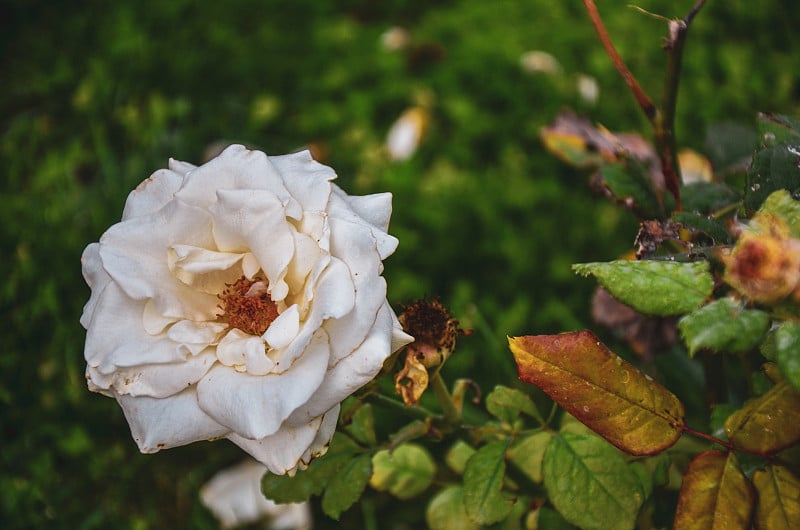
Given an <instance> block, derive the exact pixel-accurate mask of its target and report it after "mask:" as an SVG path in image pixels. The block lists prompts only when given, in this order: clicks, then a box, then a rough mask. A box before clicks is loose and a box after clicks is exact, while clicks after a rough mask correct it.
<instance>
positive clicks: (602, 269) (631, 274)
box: [572, 260, 714, 315]
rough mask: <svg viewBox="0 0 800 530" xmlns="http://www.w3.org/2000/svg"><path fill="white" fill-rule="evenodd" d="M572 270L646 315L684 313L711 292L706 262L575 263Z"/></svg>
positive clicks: (703, 300) (701, 301)
mask: <svg viewBox="0 0 800 530" xmlns="http://www.w3.org/2000/svg"><path fill="white" fill-rule="evenodd" d="M572 270H574V271H575V272H577V273H578V274H581V275H583V276H587V275H589V274H591V275H593V276H595V277H596V278H597V281H598V282H600V285H602V286H603V287H605V288H606V290H607V291H608V292H610V293H611V294H612V295H613V296H614V298H616V299H617V300H619V301H620V302H623V303H625V304H628V305H629V306H631V307H633V308H634V309H636V310H638V311H640V312H642V313H646V314H650V315H677V314H680V313H688V312H689V311H692V310H693V309H696V308H697V307H699V306H700V305H701V304H702V303H703V302H705V300H706V298H708V296H709V295H710V294H711V290H712V289H713V288H714V279H713V278H712V277H711V274H710V273H709V272H708V262H706V261H695V262H691V263H678V262H673V261H629V260H617V261H610V262H608V263H577V264H575V265H573V266H572Z"/></svg>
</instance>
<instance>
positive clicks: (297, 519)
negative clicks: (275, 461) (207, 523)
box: [200, 460, 311, 530]
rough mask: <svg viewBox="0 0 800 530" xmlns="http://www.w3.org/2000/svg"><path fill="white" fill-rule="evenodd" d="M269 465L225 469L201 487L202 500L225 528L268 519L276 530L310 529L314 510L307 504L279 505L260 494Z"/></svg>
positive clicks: (250, 463) (248, 463) (248, 464)
mask: <svg viewBox="0 0 800 530" xmlns="http://www.w3.org/2000/svg"><path fill="white" fill-rule="evenodd" d="M266 472H267V468H266V466H264V465H263V464H261V463H259V462H257V461H255V460H246V461H244V462H241V463H239V464H237V465H235V466H232V467H229V468H227V469H224V470H222V471H220V472H219V473H217V474H216V475H214V476H213V477H211V480H209V481H208V482H206V483H205V484H204V485H203V487H202V488H200V500H201V501H202V502H203V504H204V505H205V506H206V507H207V508H208V509H209V510H211V512H212V513H213V514H214V516H215V517H216V518H217V519H218V520H219V521H220V523H221V524H222V527H223V528H234V527H236V526H241V525H245V524H252V523H256V522H258V521H259V520H261V519H263V518H265V517H269V527H270V528H272V529H274V530H279V529H290V528H291V529H294V530H301V529H305V530H310V528H311V508H310V505H309V504H308V503H307V502H304V503H290V504H276V503H274V502H272V501H271V500H269V499H267V498H266V497H264V495H263V494H262V493H261V479H262V477H263V476H264V474H265V473H266Z"/></svg>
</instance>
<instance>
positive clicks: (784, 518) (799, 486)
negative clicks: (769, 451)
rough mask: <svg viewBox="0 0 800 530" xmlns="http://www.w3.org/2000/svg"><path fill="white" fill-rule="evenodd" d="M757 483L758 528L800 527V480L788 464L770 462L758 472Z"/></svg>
mask: <svg viewBox="0 0 800 530" xmlns="http://www.w3.org/2000/svg"><path fill="white" fill-rule="evenodd" d="M753 484H755V486H756V491H757V492H758V503H757V504H756V520H755V526H756V529H757V530H777V529H783V528H786V529H789V530H798V529H800V479H798V478H797V477H796V476H795V475H793V474H792V472H791V471H789V470H788V469H787V468H785V467H782V466H773V465H768V466H767V467H766V468H764V469H762V470H759V471H756V472H755V474H754V475H753Z"/></svg>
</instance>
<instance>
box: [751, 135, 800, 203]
mask: <svg viewBox="0 0 800 530" xmlns="http://www.w3.org/2000/svg"><path fill="white" fill-rule="evenodd" d="M798 162H800V142H798V141H797V140H796V139H795V140H794V141H793V142H792V143H785V144H780V145H775V146H772V147H767V148H765V149H762V150H761V151H758V152H757V153H756V154H755V156H754V157H753V163H752V164H751V165H750V169H749V170H748V171H747V185H746V187H745V195H744V205H745V208H746V209H747V211H748V212H754V211H756V210H758V209H759V208H760V207H761V204H762V203H763V202H764V201H765V200H766V199H767V197H769V195H770V194H771V193H772V192H774V191H778V190H782V189H785V190H788V191H789V193H792V194H794V193H796V192H798V191H800V164H798Z"/></svg>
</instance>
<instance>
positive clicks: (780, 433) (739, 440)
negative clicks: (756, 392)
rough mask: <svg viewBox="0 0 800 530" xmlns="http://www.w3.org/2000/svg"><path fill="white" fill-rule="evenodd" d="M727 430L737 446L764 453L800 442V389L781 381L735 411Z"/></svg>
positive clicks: (728, 420)
mask: <svg viewBox="0 0 800 530" xmlns="http://www.w3.org/2000/svg"><path fill="white" fill-rule="evenodd" d="M725 433H726V434H727V435H728V440H730V441H731V443H733V445H734V446H735V447H736V448H738V449H743V450H745V451H750V452H753V453H758V454H762V455H765V454H770V453H774V452H776V451H780V450H781V449H784V448H786V447H789V446H790V445H793V444H795V443H797V442H800V391H798V390H797V389H796V388H794V387H793V386H792V385H791V384H789V382H787V381H785V380H784V381H780V382H779V383H777V384H776V385H775V386H773V387H772V388H770V389H769V390H768V391H767V392H766V393H764V394H762V395H761V396H758V397H757V398H753V399H751V400H749V401H747V402H746V403H745V404H744V407H742V408H741V409H739V410H738V411H736V412H734V413H733V414H731V415H730V416H729V417H728V419H727V420H726V421H725Z"/></svg>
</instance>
